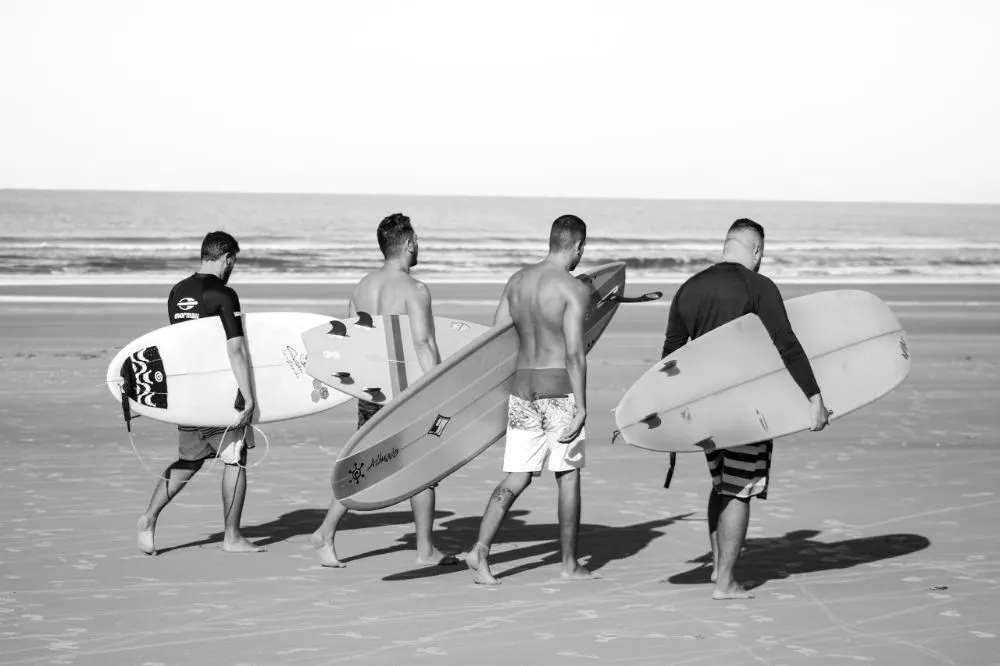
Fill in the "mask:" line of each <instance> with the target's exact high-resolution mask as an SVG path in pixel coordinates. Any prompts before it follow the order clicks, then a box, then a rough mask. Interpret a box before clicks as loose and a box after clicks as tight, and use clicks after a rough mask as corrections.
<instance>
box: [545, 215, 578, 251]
mask: <svg viewBox="0 0 1000 666" xmlns="http://www.w3.org/2000/svg"><path fill="white" fill-rule="evenodd" d="M584 240H587V223H586V222H584V221H583V220H581V219H580V218H578V217H577V216H576V215H560V216H559V217H557V218H556V219H555V222H553V223H552V231H551V232H550V233H549V250H568V249H569V248H570V247H572V246H573V243H575V242H577V241H584Z"/></svg>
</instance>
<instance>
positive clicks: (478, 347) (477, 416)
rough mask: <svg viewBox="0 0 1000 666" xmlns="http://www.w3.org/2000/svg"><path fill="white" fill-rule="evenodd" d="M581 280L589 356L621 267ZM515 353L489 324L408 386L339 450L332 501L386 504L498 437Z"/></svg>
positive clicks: (611, 309)
mask: <svg viewBox="0 0 1000 666" xmlns="http://www.w3.org/2000/svg"><path fill="white" fill-rule="evenodd" d="M579 277H580V278H581V279H583V280H585V281H587V282H588V283H589V284H590V285H591V287H592V288H593V297H592V300H591V305H590V308H589V311H588V314H587V319H586V321H585V332H584V340H585V343H586V348H587V350H588V351H589V350H590V349H591V348H592V347H593V345H594V343H596V342H597V340H598V338H600V336H601V334H602V333H603V332H604V330H605V329H606V328H607V326H608V324H609V323H610V322H611V318H612V316H613V315H614V313H615V311H616V310H617V309H618V304H619V303H620V302H621V300H619V299H620V298H621V296H622V291H623V290H624V287H625V264H623V263H614V264H608V265H606V266H602V267H600V268H597V269H595V270H593V271H591V272H589V273H584V274H582V275H580V276H579ZM646 300H648V299H646ZM517 351H518V336H517V331H516V330H515V329H514V327H513V325H510V324H508V325H506V326H499V327H494V328H491V329H490V330H489V331H488V332H487V333H485V334H483V335H482V336H480V337H479V338H477V339H476V340H475V341H474V342H473V343H472V344H470V345H468V346H466V347H465V348H463V349H462V350H461V351H459V352H458V353H456V354H455V355H454V356H452V357H451V358H449V359H448V360H447V361H444V362H443V363H442V364H441V365H439V366H437V367H435V368H434V369H433V370H431V372H429V373H428V374H426V375H424V376H423V377H422V378H420V379H419V380H417V381H416V382H415V383H413V384H411V385H410V386H409V388H407V389H406V390H405V391H403V392H402V393H401V394H400V395H399V396H397V397H396V399H395V400H393V401H392V402H390V403H388V404H387V405H386V407H385V408H384V409H383V410H382V411H381V412H379V413H378V414H376V415H375V416H374V417H373V418H372V419H371V420H370V421H369V422H368V423H366V424H365V425H364V426H363V427H362V428H361V429H360V430H359V431H358V432H357V433H356V434H355V435H354V436H353V437H352V438H351V439H350V441H348V443H347V445H346V446H345V447H344V450H343V451H341V453H340V455H339V456H338V458H337V462H336V463H335V465H334V472H333V480H334V481H333V492H334V496H335V497H336V498H337V499H338V500H340V501H341V502H343V503H344V504H345V505H346V506H347V507H349V508H351V509H362V510H368V509H379V508H382V507H385V506H391V505H392V504H395V503H397V502H399V501H401V500H403V499H406V498H408V497H410V496H412V495H414V494H415V493H417V492H419V491H421V490H423V489H424V488H426V487H428V486H430V485H432V484H434V483H436V482H438V481H440V480H441V479H443V478H445V477H446V476H448V475H449V474H451V473H452V472H454V471H455V470H456V469H458V468H460V467H461V466H462V465H464V464H465V463H467V462H468V461H470V460H472V459H473V458H475V457H476V456H477V455H479V454H480V453H481V452H482V451H484V450H485V449H487V448H488V447H489V446H491V445H492V444H493V443H494V442H496V441H497V440H499V439H500V438H501V437H503V435H504V432H505V430H506V425H507V396H508V388H509V384H510V381H511V379H512V378H513V376H514V372H515V370H516V365H517Z"/></svg>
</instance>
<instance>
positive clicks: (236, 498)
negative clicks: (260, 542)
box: [222, 449, 265, 553]
mask: <svg viewBox="0 0 1000 666" xmlns="http://www.w3.org/2000/svg"><path fill="white" fill-rule="evenodd" d="M245 463H246V450H245V449H244V451H243V455H242V457H241V458H240V463H239V464H236V465H228V464H227V465H226V466H225V469H224V470H223V472H222V511H223V517H224V520H225V525H226V533H225V536H224V537H223V540H222V549H223V550H225V551H228V552H230V553H260V552H263V551H264V550H265V549H264V548H261V547H260V546H255V545H253V544H252V543H250V542H249V541H247V539H246V537H244V536H243V533H242V532H241V531H240V518H241V517H242V516H243V502H244V500H246V496H247V470H246V465H245Z"/></svg>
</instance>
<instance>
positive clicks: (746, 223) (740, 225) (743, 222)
mask: <svg viewBox="0 0 1000 666" xmlns="http://www.w3.org/2000/svg"><path fill="white" fill-rule="evenodd" d="M744 229H749V230H750V231H752V232H754V233H755V234H757V235H758V236H760V239H761V240H764V227H762V226H760V225H759V224H757V223H756V222H754V221H753V220H751V219H750V218H747V217H741V218H740V219H738V220H736V221H735V222H733V223H732V224H731V225H730V226H729V233H727V234H726V235H727V236H728V235H729V234H731V233H734V232H737V231H743V230H744Z"/></svg>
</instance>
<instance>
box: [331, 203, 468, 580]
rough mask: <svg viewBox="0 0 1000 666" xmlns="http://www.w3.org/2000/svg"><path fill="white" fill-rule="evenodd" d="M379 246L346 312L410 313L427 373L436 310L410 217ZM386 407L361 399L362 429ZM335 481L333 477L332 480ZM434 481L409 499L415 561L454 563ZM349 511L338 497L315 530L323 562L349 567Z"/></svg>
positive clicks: (383, 230) (382, 231)
mask: <svg viewBox="0 0 1000 666" xmlns="http://www.w3.org/2000/svg"><path fill="white" fill-rule="evenodd" d="M377 235H378V246H379V249H381V250H382V255H383V256H384V257H385V261H384V263H383V264H382V267H381V268H379V269H378V270H375V271H372V272H371V273H369V274H368V275H366V276H365V277H363V278H362V279H361V282H359V283H358V286H357V287H355V289H354V293H353V294H352V295H351V300H350V303H349V304H348V314H350V315H354V314H355V313H357V312H367V313H369V314H372V315H391V314H398V315H408V316H409V318H410V332H411V335H412V338H413V348H414V350H415V351H416V353H417V361H418V362H419V363H420V368H421V369H422V370H423V371H424V372H425V373H426V372H428V371H430V369H431V368H433V367H434V366H435V365H437V364H438V363H440V362H441V356H440V354H439V353H438V348H437V341H436V340H435V339H434V315H433V314H432V313H431V292H430V290H428V289H427V285H425V284H424V283H423V282H420V281H419V280H417V279H415V278H414V277H413V276H412V275H410V269H411V268H412V267H414V266H416V265H417V250H418V246H417V234H416V232H415V231H414V230H413V227H412V226H411V224H410V218H408V217H407V216H405V215H403V214H401V213H396V214H394V215H390V216H388V217H386V218H385V219H384V220H382V222H381V223H380V224H379V225H378V233H377ZM380 409H382V406H381V405H377V404H375V403H371V402H365V401H360V400H359V401H358V428H361V426H363V425H364V424H365V423H366V422H367V421H368V420H369V419H370V418H371V417H373V416H375V414H377V413H378V411H379V410H380ZM331 483H333V480H332V479H331ZM434 501H435V497H434V486H431V487H430V488H427V489H426V490H422V491H421V492H419V493H417V494H416V495H414V496H413V497H411V498H410V507H411V508H412V509H413V522H414V524H415V526H416V532H417V563H418V564H424V565H434V564H441V565H454V564H457V563H458V560H457V559H456V558H455V556H454V555H444V554H443V553H441V552H440V551H439V550H438V549H437V548H435V547H434V541H433V540H432V537H431V530H432V528H433V522H434ZM346 513H347V507H346V506H344V505H343V504H341V503H340V502H338V501H337V500H336V499H335V500H333V502H332V503H331V504H330V508H329V509H328V510H327V512H326V517H325V518H324V519H323V523H322V524H321V525H320V526H319V529H318V530H316V531H315V532H314V533H313V535H312V544H313V546H315V547H316V549H317V551H318V553H319V559H320V562H321V563H322V564H323V566H325V567H334V568H340V567H344V566H346V565H345V564H344V563H343V562H342V561H341V560H340V559H339V558H338V557H337V551H336V549H335V548H334V544H333V541H334V537H335V536H336V534H337V525H338V524H339V523H340V519H341V518H343V517H344V515H345V514H346Z"/></svg>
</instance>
